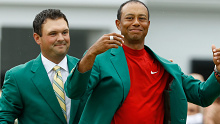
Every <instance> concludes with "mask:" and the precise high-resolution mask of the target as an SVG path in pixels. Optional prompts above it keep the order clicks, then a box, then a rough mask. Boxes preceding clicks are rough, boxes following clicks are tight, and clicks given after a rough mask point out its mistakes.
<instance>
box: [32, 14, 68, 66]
mask: <svg viewBox="0 0 220 124" xmlns="http://www.w3.org/2000/svg"><path fill="white" fill-rule="evenodd" d="M34 39H35V41H36V42H37V44H39V45H40V48H41V52H42V54H43V56H44V57H46V58H47V59H49V60H50V61H52V62H54V63H59V62H60V61H61V60H62V59H63V58H64V57H65V55H66V54H67V52H68V49H69V46H70V37H69V28H68V25H67V22H66V21H65V20H64V19H63V18H58V19H55V20H52V19H49V18H48V19H46V20H45V21H44V23H43V24H42V36H41V37H40V36H39V35H38V34H36V33H34Z"/></svg>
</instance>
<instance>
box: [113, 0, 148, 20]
mask: <svg viewBox="0 0 220 124" xmlns="http://www.w3.org/2000/svg"><path fill="white" fill-rule="evenodd" d="M131 2H135V3H141V4H142V5H144V6H145V7H146V8H147V11H148V20H149V19H150V12H149V9H148V7H147V6H146V5H145V4H144V3H143V2H141V1H139V0H128V1H126V2H124V3H122V4H121V6H120V7H119V9H118V13H117V19H118V20H121V10H122V8H123V7H124V6H125V5H126V4H127V3H131Z"/></svg>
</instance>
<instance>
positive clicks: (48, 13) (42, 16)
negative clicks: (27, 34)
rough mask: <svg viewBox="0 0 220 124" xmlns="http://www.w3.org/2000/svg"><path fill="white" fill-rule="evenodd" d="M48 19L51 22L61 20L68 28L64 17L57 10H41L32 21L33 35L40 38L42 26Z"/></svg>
mask: <svg viewBox="0 0 220 124" xmlns="http://www.w3.org/2000/svg"><path fill="white" fill-rule="evenodd" d="M48 18H49V19H53V20H56V19H59V18H63V19H64V20H65V21H66V22H67V25H68V26H69V23H68V20H67V18H66V16H65V15H64V14H63V13H62V12H61V11H60V10H59V9H46V10H43V11H41V12H40V13H39V14H37V15H36V17H35V19H34V21H33V29H34V33H37V34H38V35H39V36H40V37H41V36H42V24H43V23H44V21H45V20H46V19H48Z"/></svg>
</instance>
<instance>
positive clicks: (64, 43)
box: [54, 41, 66, 46]
mask: <svg viewBox="0 0 220 124" xmlns="http://www.w3.org/2000/svg"><path fill="white" fill-rule="evenodd" d="M54 45H55V46H56V45H66V41H57V42H56V43H55V44H54Z"/></svg>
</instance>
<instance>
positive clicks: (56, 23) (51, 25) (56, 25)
mask: <svg viewBox="0 0 220 124" xmlns="http://www.w3.org/2000/svg"><path fill="white" fill-rule="evenodd" d="M65 29H68V25H67V22H66V21H65V20H64V18H58V19H50V18H47V19H46V20H45V21H44V23H43V24H42V31H48V32H49V31H56V30H65Z"/></svg>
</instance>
